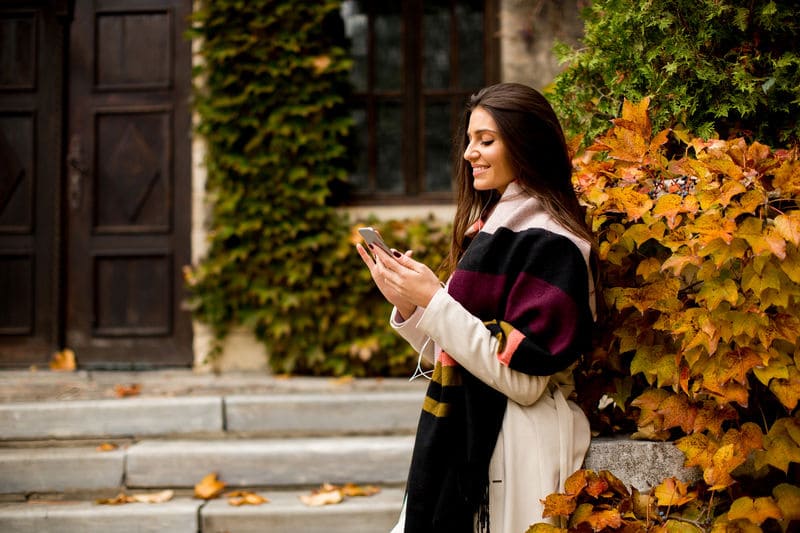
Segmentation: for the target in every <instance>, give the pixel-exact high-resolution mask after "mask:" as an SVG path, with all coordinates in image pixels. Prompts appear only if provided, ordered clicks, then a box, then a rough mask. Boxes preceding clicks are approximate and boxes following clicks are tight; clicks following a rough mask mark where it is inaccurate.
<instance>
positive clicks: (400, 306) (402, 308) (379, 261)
mask: <svg viewBox="0 0 800 533" xmlns="http://www.w3.org/2000/svg"><path fill="white" fill-rule="evenodd" d="M374 249H375V256H374V257H373V256H372V255H371V254H370V253H369V252H367V250H366V249H364V247H363V246H362V245H361V244H356V250H357V251H358V255H360V256H361V260H362V261H364V264H365V265H367V268H369V273H370V276H372V280H373V281H374V282H375V285H376V286H377V287H378V290H380V291H381V294H383V297H384V298H386V300H387V301H388V302H389V303H390V304H392V305H394V306H395V307H396V308H397V312H398V313H399V314H400V316H401V317H402V318H403V319H404V320H405V319H406V318H408V317H410V316H411V315H412V314H413V313H414V311H415V310H416V309H417V306H416V305H414V304H413V303H411V302H409V301H408V300H406V299H405V298H404V297H402V296H401V295H400V294H399V293H398V292H397V291H395V290H394V289H392V288H391V287H390V286H389V284H388V283H387V282H386V278H385V273H386V267H385V266H384V261H394V259H393V258H391V257H389V256H388V254H386V252H384V251H383V250H381V249H380V248H377V247H375V248H374ZM412 253H413V252H412V251H411V250H409V251H407V252H406V255H407V256H409V257H411V254H412Z"/></svg>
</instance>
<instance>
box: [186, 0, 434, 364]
mask: <svg viewBox="0 0 800 533" xmlns="http://www.w3.org/2000/svg"><path fill="white" fill-rule="evenodd" d="M339 7H340V2H338V1H330V0H328V1H321V2H299V1H296V0H277V1H274V0H273V1H267V0H253V1H248V2H241V1H236V0H214V1H208V2H201V3H200V4H199V6H198V9H197V11H196V12H195V13H194V17H193V22H192V30H191V32H190V36H191V38H193V39H195V40H196V42H197V43H198V61H197V64H198V67H196V69H195V82H196V84H195V85H196V92H195V101H194V105H195V110H196V112H197V114H198V116H199V126H198V134H199V135H200V136H201V137H202V138H203V139H204V141H205V143H206V147H207V154H206V158H205V165H206V168H207V171H208V181H207V187H206V189H207V190H206V194H207V200H208V209H209V214H208V218H209V220H210V225H209V228H208V229H209V248H208V253H207V254H206V256H205V257H204V258H203V259H202V261H201V262H200V263H199V264H198V265H195V266H194V267H192V268H189V269H187V270H186V280H187V283H188V285H189V286H190V289H191V291H192V294H193V302H192V303H193V306H194V314H195V317H196V318H198V319H200V320H201V321H203V322H206V323H208V324H210V325H211V326H212V327H213V330H214V332H215V334H216V335H217V337H218V339H223V338H224V337H225V335H226V334H227V332H228V331H229V329H230V328H231V327H232V326H234V325H244V326H246V327H248V328H250V329H251V330H252V331H254V332H255V334H256V335H257V337H258V338H259V339H261V340H262V341H263V342H264V343H265V344H266V346H267V348H268V350H269V352H270V364H271V365H272V366H273V368H274V369H275V370H276V371H279V372H296V373H301V372H302V373H313V374H354V375H364V374H372V375H374V374H382V375H391V374H393V373H403V374H406V373H407V372H408V369H409V368H413V366H412V365H411V359H412V358H413V354H411V353H410V349H409V348H408V347H407V346H405V345H404V343H402V341H401V340H400V339H399V338H398V337H397V336H396V335H394V334H393V333H392V332H391V331H390V330H389V328H388V325H387V321H386V318H387V316H388V313H389V309H388V306H387V304H386V303H385V302H384V301H383V300H382V298H381V297H380V295H379V294H378V293H377V291H376V290H375V289H374V287H373V285H372V283H371V281H370V280H369V276H368V272H367V271H366V269H365V268H364V267H363V265H361V264H360V259H358V257H357V255H356V254H355V251H354V249H353V242H352V237H351V223H350V222H349V221H348V220H347V219H346V217H345V216H344V215H342V214H340V213H339V212H338V211H337V210H336V209H335V208H334V207H333V206H332V205H330V201H329V200H330V196H331V190H332V188H335V187H334V186H335V184H337V183H339V182H343V181H346V180H347V175H348V165H349V161H350V157H349V154H348V148H347V146H348V134H349V129H350V127H351V119H350V116H349V107H348V105H347V100H346V99H347V97H348V93H349V86H348V71H349V69H350V68H351V63H352V61H351V59H350V58H349V57H348V54H347V52H346V49H345V44H344V41H343V39H344V37H343V30H342V27H341V19H340V17H339V15H338V10H339ZM436 227H437V224H436V223H435V222H433V221H428V222H426V221H416V222H408V223H400V222H397V223H394V224H391V225H384V226H383V227H382V228H383V230H384V231H385V236H386V238H387V239H391V240H392V242H394V243H397V245H398V247H402V246H408V247H411V246H412V245H415V246H417V247H419V249H421V250H422V253H423V256H424V255H425V253H424V251H425V250H426V249H429V250H432V249H433V248H435V246H431V243H432V242H434V241H435V240H436V238H437V237H435V236H436V235H437V232H436V231H435V230H436ZM422 228H427V229H431V228H433V230H434V231H421V229H422ZM429 255H430V257H429V259H431V260H434V261H435V260H436V254H435V253H434V254H429ZM219 346H220V345H219V344H218V348H219Z"/></svg>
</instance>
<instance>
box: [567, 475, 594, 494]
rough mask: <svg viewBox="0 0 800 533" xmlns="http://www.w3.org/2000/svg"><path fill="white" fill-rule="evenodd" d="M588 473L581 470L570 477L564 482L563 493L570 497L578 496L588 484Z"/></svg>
mask: <svg viewBox="0 0 800 533" xmlns="http://www.w3.org/2000/svg"><path fill="white" fill-rule="evenodd" d="M589 472H590V471H589V470H583V469H581V470H578V471H577V472H575V473H573V474H572V475H570V476H569V477H568V478H567V479H566V481H564V491H565V492H566V493H567V494H570V495H572V496H577V495H578V494H580V493H581V491H582V490H583V488H584V487H585V486H586V485H587V484H588V481H587V477H588V475H589Z"/></svg>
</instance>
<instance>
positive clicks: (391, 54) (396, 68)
mask: <svg viewBox="0 0 800 533" xmlns="http://www.w3.org/2000/svg"><path fill="white" fill-rule="evenodd" d="M386 4H389V3H388V2H385V3H383V2H381V3H379V5H380V6H381V7H380V8H379V9H380V12H378V13H375V50H374V53H375V88H376V89H378V90H381V91H397V90H400V88H401V84H402V81H403V78H402V70H401V69H402V68H403V41H402V15H401V12H400V9H401V6H400V2H397V3H396V4H395V5H386ZM392 4H394V2H392Z"/></svg>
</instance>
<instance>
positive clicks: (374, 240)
mask: <svg viewBox="0 0 800 533" xmlns="http://www.w3.org/2000/svg"><path fill="white" fill-rule="evenodd" d="M358 233H360V234H361V236H362V237H363V238H364V241H365V242H366V243H367V244H372V245H373V246H377V247H378V248H380V249H381V250H383V251H384V252H386V253H387V254H389V255H393V254H392V250H391V249H390V248H389V247H388V246H386V243H385V242H383V239H381V236H380V235H379V234H378V232H377V231H375V229H374V228H369V227H368V228H358Z"/></svg>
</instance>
